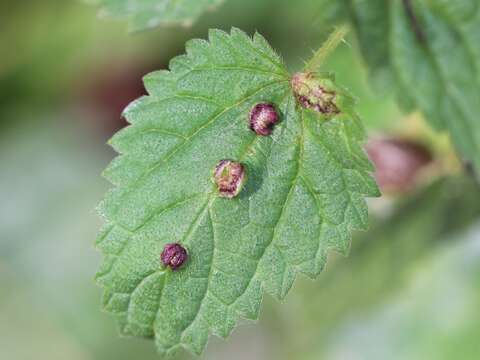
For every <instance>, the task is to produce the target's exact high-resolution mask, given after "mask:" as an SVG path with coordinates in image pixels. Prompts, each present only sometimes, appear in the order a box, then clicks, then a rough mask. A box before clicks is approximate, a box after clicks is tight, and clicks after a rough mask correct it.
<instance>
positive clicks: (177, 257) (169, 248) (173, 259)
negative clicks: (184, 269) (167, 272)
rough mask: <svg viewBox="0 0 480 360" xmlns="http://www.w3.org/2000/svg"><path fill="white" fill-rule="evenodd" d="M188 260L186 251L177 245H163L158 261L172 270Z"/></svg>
mask: <svg viewBox="0 0 480 360" xmlns="http://www.w3.org/2000/svg"><path fill="white" fill-rule="evenodd" d="M187 258H188V254H187V250H186V249H185V248H184V247H183V246H182V245H180V244H178V243H171V244H167V245H165V247H164V248H163V251H162V254H161V255H160V259H161V260H162V263H163V265H164V266H169V267H170V268H171V269H172V270H177V269H178V268H180V267H181V266H182V265H183V264H184V263H185V261H186V260H187Z"/></svg>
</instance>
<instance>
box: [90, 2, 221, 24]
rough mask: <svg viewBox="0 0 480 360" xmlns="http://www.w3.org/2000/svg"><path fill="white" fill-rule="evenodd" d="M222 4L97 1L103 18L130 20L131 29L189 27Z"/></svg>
mask: <svg viewBox="0 0 480 360" xmlns="http://www.w3.org/2000/svg"><path fill="white" fill-rule="evenodd" d="M222 2H223V0H97V3H98V4H99V5H100V7H101V10H100V11H101V12H100V13H101V15H102V16H107V17H114V18H127V19H129V24H130V29H131V30H133V31H136V30H144V29H148V28H153V27H155V26H161V25H175V24H180V25H190V24H191V23H192V22H193V21H194V20H196V19H197V18H198V17H199V16H200V15H201V14H202V13H204V12H205V11H207V10H209V9H212V8H215V7H216V6H218V5H220V4H221V3H222Z"/></svg>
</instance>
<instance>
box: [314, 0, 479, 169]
mask: <svg viewBox="0 0 480 360" xmlns="http://www.w3.org/2000/svg"><path fill="white" fill-rule="evenodd" d="M330 3H331V1H326V0H323V1H322V3H321V6H324V7H326V8H329V10H328V11H327V10H326V11H325V14H328V19H326V20H329V21H334V22H342V21H349V22H350V23H351V24H352V27H353V28H354V30H355V32H356V35H357V38H358V41H359V44H360V48H361V50H362V53H363V55H364V58H365V61H366V63H367V64H368V66H369V69H370V73H371V80H372V83H373V84H374V85H375V86H376V87H377V88H380V89H381V90H384V89H385V86H389V85H393V87H394V89H395V92H396V93H397V98H398V102H399V104H400V105H401V106H402V107H403V108H404V109H405V110H407V111H411V110H414V109H419V110H421V111H422V113H423V114H424V115H425V117H426V118H427V119H428V120H429V122H430V123H431V124H432V125H433V126H434V127H435V128H437V129H439V130H447V131H448V132H449V133H450V135H451V138H452V140H453V143H454V144H455V146H456V147H457V149H458V150H459V151H460V152H461V153H462V155H463V156H464V157H465V158H466V160H468V161H470V162H472V163H474V164H475V166H476V168H477V169H480V157H479V156H478V154H479V153H480V122H479V121H478V114H480V30H479V29H480V4H479V3H478V1H477V0H457V1H449V0H392V1H384V0H369V1H362V0H341V1H339V2H335V4H330Z"/></svg>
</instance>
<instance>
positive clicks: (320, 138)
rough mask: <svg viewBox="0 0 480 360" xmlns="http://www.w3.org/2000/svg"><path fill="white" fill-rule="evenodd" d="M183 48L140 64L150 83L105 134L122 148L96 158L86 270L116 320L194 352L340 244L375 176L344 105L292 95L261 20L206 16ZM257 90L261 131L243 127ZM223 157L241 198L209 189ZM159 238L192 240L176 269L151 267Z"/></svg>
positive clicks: (345, 242)
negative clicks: (305, 101)
mask: <svg viewBox="0 0 480 360" xmlns="http://www.w3.org/2000/svg"><path fill="white" fill-rule="evenodd" d="M186 49H187V54H186V55H183V56H179V57H176V58H174V59H173V60H172V61H171V63H170V71H158V72H155V73H152V74H149V75H147V76H146V77H145V79H144V82H145V86H146V88H147V91H148V93H149V96H145V97H143V98H140V99H139V100H137V101H135V102H134V103H132V104H131V105H130V106H129V107H128V108H127V109H126V110H125V116H126V118H127V120H128V121H129V122H130V123H131V124H132V125H131V126H129V127H127V128H126V129H124V130H122V131H120V132H119V133H117V134H116V135H115V136H114V137H113V139H112V140H111V144H112V145H113V146H114V147H115V149H116V150H117V151H118V152H120V153H121V155H120V156H119V157H117V158H116V159H115V160H114V161H113V162H112V164H111V165H110V166H109V168H107V170H106V171H105V175H106V177H107V178H108V179H110V180H111V182H112V183H113V184H115V185H117V187H116V188H115V189H113V190H112V191H111V192H109V193H108V194H107V196H106V199H105V200H104V202H103V203H102V204H101V206H100V211H101V213H102V215H103V216H104V217H105V219H106V225H105V228H104V230H103V231H102V233H101V234H100V237H99V240H98V246H99V248H100V249H101V250H102V251H103V253H104V256H105V261H104V263H103V266H102V267H101V269H100V270H99V272H98V274H97V280H98V282H99V284H100V285H101V286H102V287H104V290H105V291H104V306H105V309H106V310H107V311H110V312H111V313H113V314H114V315H115V316H116V318H117V319H118V321H119V324H120V328H121V331H122V332H123V333H124V334H128V335H136V336H144V337H154V338H155V341H156V344H157V347H158V348H159V350H160V352H163V353H165V352H167V353H170V352H172V351H175V350H176V349H177V348H179V347H181V346H183V347H186V348H188V349H189V350H191V351H192V352H194V353H197V354H198V353H200V352H201V351H202V350H203V348H204V346H205V343H206V342H207V339H208V334H209V332H212V333H214V334H216V335H219V336H222V337H226V336H227V335H228V334H229V333H230V332H231V330H232V329H233V327H234V325H235V323H236V322H237V321H238V319H239V318H240V317H243V318H247V319H256V318H257V316H258V311H259V307H260V303H261V300H262V296H263V295H262V293H263V291H266V292H268V293H270V294H271V295H273V296H275V297H276V298H279V299H281V298H283V297H284V296H285V295H286V294H287V292H288V290H289V289H290V287H291V285H292V283H293V281H294V279H295V276H296V274H297V273H303V274H306V275H307V276H310V277H315V276H316V275H317V274H318V273H319V272H320V271H321V270H322V268H323V267H324V265H325V261H326V255H327V251H328V250H329V249H336V250H338V251H340V252H342V253H346V252H347V250H348V247H349V239H350V231H351V230H352V229H365V228H366V227H367V223H368V215H367V207H366V204H365V201H364V199H363V197H364V196H376V195H378V190H377V187H376V185H375V183H374V181H373V180H372V178H371V177H370V175H369V172H370V171H371V170H372V168H371V165H370V163H369V162H368V160H367V158H366V156H365V154H364V152H363V149H362V148H361V146H360V144H359V143H360V142H361V141H362V139H363V136H364V134H363V129H362V127H361V124H360V122H359V118H358V116H357V115H356V113H355V112H354V109H353V108H352V107H351V105H350V104H348V103H347V104H343V103H339V104H338V105H339V107H340V111H341V113H340V114H339V115H336V116H334V117H333V118H330V119H327V118H325V117H324V116H321V115H319V114H318V113H315V112H313V111H310V110H305V109H303V108H301V107H300V106H299V105H297V104H296V101H295V97H294V94H293V93H292V90H291V87H290V75H289V74H288V72H287V71H286V69H285V67H284V65H283V63H282V60H281V59H280V57H279V56H278V55H277V54H276V53H275V52H274V51H273V50H272V49H271V48H270V46H269V45H268V43H267V42H266V40H265V39H264V38H263V37H261V36H260V35H259V34H255V36H254V37H253V39H251V38H249V37H248V36H247V35H245V34H244V33H243V32H241V31H240V30H237V29H233V30H232V32H231V34H227V33H225V32H222V31H218V30H213V31H210V36H209V42H206V41H203V40H192V41H189V42H188V43H187V45H186ZM341 91H343V90H341V89H340V88H338V89H337V92H338V93H340V92H341ZM258 102H270V103H273V104H275V105H276V106H277V108H278V110H279V112H280V114H281V121H280V123H279V124H278V125H277V126H276V127H275V130H274V132H273V134H272V135H271V136H268V137H259V136H256V135H255V134H254V133H253V132H252V131H251V130H250V129H249V128H248V113H249V110H250V109H251V108H252V106H253V105H255V104H257V103H258ZM221 159H234V160H237V161H241V162H242V163H244V165H245V166H246V168H247V177H248V181H247V183H246V185H245V188H244V189H243V190H242V193H241V194H240V196H239V197H238V198H235V199H232V200H229V199H222V198H219V197H218V195H217V193H216V190H215V188H214V186H213V184H212V181H211V177H212V173H213V169H214V167H215V165H216V164H217V163H218V161H219V160H221ZM170 242H180V243H182V244H183V245H184V246H185V247H187V249H188V251H189V254H190V260H189V262H188V263H187V264H186V265H185V266H184V267H183V268H182V269H181V270H179V271H176V272H172V271H169V270H167V271H165V270H163V269H162V268H161V267H160V262H159V254H160V252H161V251H162V249H163V246H164V245H165V244H166V243H170Z"/></svg>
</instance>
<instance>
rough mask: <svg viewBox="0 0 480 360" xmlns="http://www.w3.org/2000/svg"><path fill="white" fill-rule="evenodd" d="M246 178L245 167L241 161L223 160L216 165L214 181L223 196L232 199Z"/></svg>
mask: <svg viewBox="0 0 480 360" xmlns="http://www.w3.org/2000/svg"><path fill="white" fill-rule="evenodd" d="M245 179H246V175H245V168H244V166H243V165H242V164H240V163H239V162H236V161H232V160H221V161H220V162H219V163H218V164H217V166H216V167H215V173H214V181H215V184H217V188H218V193H219V195H220V196H221V197H225V198H229V199H231V198H233V197H235V196H237V195H238V194H239V193H240V190H242V186H243V184H244V183H245Z"/></svg>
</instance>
